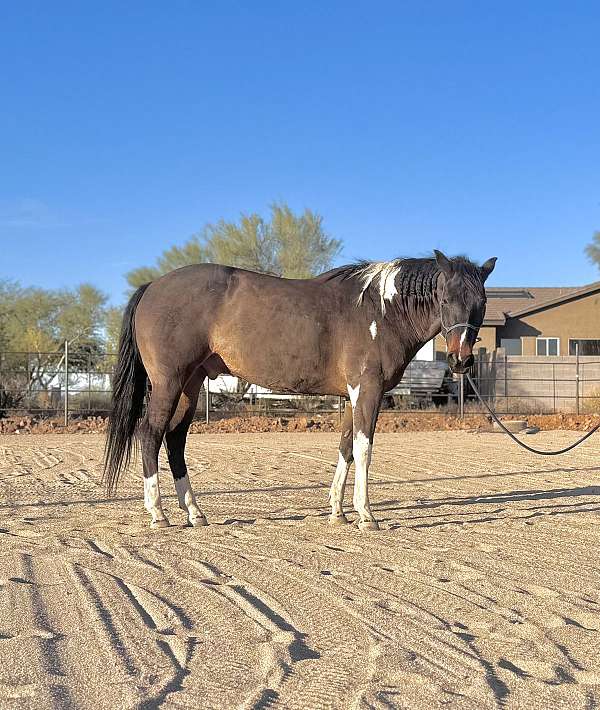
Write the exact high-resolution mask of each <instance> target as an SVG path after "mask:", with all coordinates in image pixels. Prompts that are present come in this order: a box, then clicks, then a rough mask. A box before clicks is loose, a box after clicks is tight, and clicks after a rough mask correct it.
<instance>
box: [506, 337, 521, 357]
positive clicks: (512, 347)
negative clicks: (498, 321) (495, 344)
mask: <svg viewBox="0 0 600 710" xmlns="http://www.w3.org/2000/svg"><path fill="white" fill-rule="evenodd" d="M500 347H501V348H504V350H506V354H507V355H522V354H523V347H522V345H521V338H500Z"/></svg>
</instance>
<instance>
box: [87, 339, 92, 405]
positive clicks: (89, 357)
mask: <svg viewBox="0 0 600 710" xmlns="http://www.w3.org/2000/svg"><path fill="white" fill-rule="evenodd" d="M87 371H88V417H89V416H90V415H91V413H92V355H91V353H88V356H87Z"/></svg>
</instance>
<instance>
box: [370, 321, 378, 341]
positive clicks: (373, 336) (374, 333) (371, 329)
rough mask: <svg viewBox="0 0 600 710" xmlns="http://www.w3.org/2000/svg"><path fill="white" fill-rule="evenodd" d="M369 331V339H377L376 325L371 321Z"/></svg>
mask: <svg viewBox="0 0 600 710" xmlns="http://www.w3.org/2000/svg"><path fill="white" fill-rule="evenodd" d="M369 330H370V331H371V337H372V338H373V340H375V338H376V337H377V323H376V322H375V321H373V322H372V323H371V325H370V326H369Z"/></svg>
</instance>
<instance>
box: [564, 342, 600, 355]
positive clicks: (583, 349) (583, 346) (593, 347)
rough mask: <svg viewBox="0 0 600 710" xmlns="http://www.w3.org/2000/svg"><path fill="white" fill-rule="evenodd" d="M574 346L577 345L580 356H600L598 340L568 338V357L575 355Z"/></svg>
mask: <svg viewBox="0 0 600 710" xmlns="http://www.w3.org/2000/svg"><path fill="white" fill-rule="evenodd" d="M576 345H579V354H580V355H600V340H592V339H591V338H578V339H573V338H569V355H577V352H576V348H575V346H576Z"/></svg>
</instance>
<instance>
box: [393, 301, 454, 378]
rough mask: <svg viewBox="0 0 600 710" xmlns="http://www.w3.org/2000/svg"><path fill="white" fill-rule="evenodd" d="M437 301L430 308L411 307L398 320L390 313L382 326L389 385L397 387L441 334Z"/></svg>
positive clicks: (414, 305) (400, 312) (407, 307)
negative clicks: (414, 361) (423, 350)
mask: <svg viewBox="0 0 600 710" xmlns="http://www.w3.org/2000/svg"><path fill="white" fill-rule="evenodd" d="M440 327H441V324H440V315H439V304H438V303H437V299H434V300H432V302H431V303H428V304H426V305H423V304H420V305H417V304H415V303H409V304H407V306H406V308H404V309H402V311H396V313H395V314H394V317H391V314H390V313H389V312H388V314H386V317H385V318H384V319H383V323H382V333H381V336H382V338H383V343H382V345H383V348H382V350H381V355H382V366H383V370H384V374H385V377H386V379H387V380H388V382H390V383H392V386H393V384H395V381H396V380H399V379H400V378H401V377H402V374H403V372H404V369H405V368H406V366H407V365H408V363H409V362H410V361H411V360H412V359H413V358H414V356H415V355H416V354H417V352H418V351H419V350H420V349H421V348H422V347H423V346H424V345H425V343H427V342H429V341H430V340H431V339H432V338H434V337H435V336H436V335H437V334H438V333H439V332H440Z"/></svg>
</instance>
